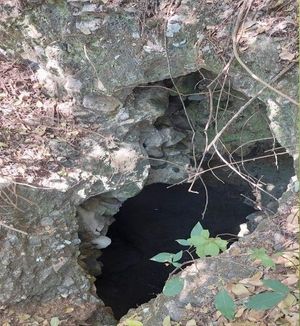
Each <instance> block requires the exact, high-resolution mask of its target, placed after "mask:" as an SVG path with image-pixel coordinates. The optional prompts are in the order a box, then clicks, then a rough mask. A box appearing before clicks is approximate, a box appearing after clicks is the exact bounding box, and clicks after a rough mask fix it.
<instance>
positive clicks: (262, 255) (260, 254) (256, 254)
mask: <svg viewBox="0 0 300 326" xmlns="http://www.w3.org/2000/svg"><path fill="white" fill-rule="evenodd" d="M250 253H251V257H252V258H253V259H259V260H260V261H261V263H262V265H263V266H265V267H272V268H274V267H275V263H274V261H273V260H272V259H271V257H270V256H268V254H267V253H266V249H265V248H255V249H253V250H251V252H250Z"/></svg>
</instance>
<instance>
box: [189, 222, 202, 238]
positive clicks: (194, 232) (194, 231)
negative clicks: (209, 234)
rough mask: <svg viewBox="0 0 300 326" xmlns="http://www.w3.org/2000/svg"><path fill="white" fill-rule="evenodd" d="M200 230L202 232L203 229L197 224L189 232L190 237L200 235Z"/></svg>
mask: <svg viewBox="0 0 300 326" xmlns="http://www.w3.org/2000/svg"><path fill="white" fill-rule="evenodd" d="M202 230H203V227H202V225H201V224H200V223H199V222H198V223H197V224H196V225H195V226H194V227H193V229H192V231H191V237H192V236H195V235H196V236H197V235H200V233H201V232H202Z"/></svg>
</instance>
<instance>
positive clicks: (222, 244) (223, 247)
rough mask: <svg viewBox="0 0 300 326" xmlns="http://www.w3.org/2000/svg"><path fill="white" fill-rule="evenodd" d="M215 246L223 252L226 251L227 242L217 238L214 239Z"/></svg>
mask: <svg viewBox="0 0 300 326" xmlns="http://www.w3.org/2000/svg"><path fill="white" fill-rule="evenodd" d="M215 244H216V245H217V246H218V247H219V248H220V249H221V250H222V251H225V250H226V249H227V244H228V242H227V241H226V240H223V239H221V238H219V237H217V238H215Z"/></svg>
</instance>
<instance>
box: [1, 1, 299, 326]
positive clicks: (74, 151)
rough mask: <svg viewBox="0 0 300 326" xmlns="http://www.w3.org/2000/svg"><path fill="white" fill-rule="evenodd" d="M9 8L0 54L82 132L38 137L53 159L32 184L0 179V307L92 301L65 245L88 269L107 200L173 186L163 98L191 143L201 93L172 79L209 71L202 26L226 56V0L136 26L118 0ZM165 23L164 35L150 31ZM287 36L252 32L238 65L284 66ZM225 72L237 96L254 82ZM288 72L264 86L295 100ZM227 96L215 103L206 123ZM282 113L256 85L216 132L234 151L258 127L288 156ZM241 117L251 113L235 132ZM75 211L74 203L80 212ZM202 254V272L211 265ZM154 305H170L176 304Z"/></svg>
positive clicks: (184, 158) (176, 138)
mask: <svg viewBox="0 0 300 326" xmlns="http://www.w3.org/2000/svg"><path fill="white" fill-rule="evenodd" d="M18 3H19V2H18ZM103 3H105V2H103ZM120 3H121V2H120ZM161 3H162V4H165V1H162V2H161ZM16 4H17V2H15V1H5V2H4V3H3V4H0V9H1V10H0V12H1V16H0V19H1V24H0V43H1V49H0V53H1V54H3V55H4V56H5V57H18V58H23V59H28V60H30V61H31V62H34V63H37V64H38V66H39V69H38V71H37V72H36V76H37V78H38V79H39V81H40V83H41V85H42V86H43V88H44V89H45V91H46V92H47V93H48V94H49V95H51V96H56V97H58V98H60V99H64V102H65V105H61V106H60V107H58V108H57V111H58V112H60V113H61V115H62V116H72V117H73V118H74V119H75V120H74V121H76V123H77V124H78V125H79V126H80V128H81V129H80V132H83V134H82V136H81V138H80V140H79V141H78V144H76V146H73V145H70V144H68V143H66V142H64V141H61V140H58V139H53V140H51V141H50V142H49V144H47V146H48V149H49V151H50V152H51V155H52V156H53V157H54V158H55V160H56V161H57V162H59V164H60V165H59V166H60V167H61V169H60V170H59V171H56V170H53V169H52V168H51V165H50V163H49V165H48V166H46V170H47V172H49V175H47V176H44V175H41V176H37V177H36V179H35V180H33V181H32V184H34V186H30V185H29V186H26V185H24V184H26V183H27V181H28V180H26V176H24V180H22V181H23V182H20V183H15V182H7V181H5V180H1V181H0V194H1V196H0V216H1V222H2V223H3V224H5V225H6V226H9V227H10V228H7V227H0V242H1V245H0V261H1V264H2V266H3V268H0V304H1V305H11V304H17V303H28V302H44V301H47V300H50V299H55V298H58V297H59V298H70V297H74V298H75V299H76V300H77V302H94V301H93V300H94V298H93V296H92V295H91V293H92V290H91V288H92V285H91V283H92V281H91V280H90V279H89V276H88V275H87V272H86V271H85V270H83V269H82V268H81V267H80V266H79V263H78V256H79V247H80V248H81V253H82V254H86V256H85V257H84V259H85V264H86V265H85V266H84V268H86V269H88V270H89V271H90V273H93V274H96V273H99V272H100V269H101V266H97V265H96V264H95V261H96V258H97V257H98V255H99V254H101V253H100V252H99V251H98V250H95V247H93V243H92V241H95V239H96V245H97V239H99V237H105V234H106V232H107V228H108V226H109V224H110V223H111V221H112V220H111V218H112V216H113V215H114V214H115V212H117V210H118V208H119V205H120V204H121V203H122V202H124V201H125V200H126V199H127V198H129V197H132V196H134V195H135V194H137V193H138V192H139V191H140V190H141V189H142V188H143V186H144V184H146V183H152V182H157V181H164V182H174V181H176V180H179V179H180V178H186V177H187V175H188V173H187V170H188V168H189V165H190V161H191V142H190V139H191V126H190V124H189V123H188V122H187V120H186V119H185V116H184V114H183V113H182V110H181V112H178V111H176V108H175V110H174V108H172V107H171V106H170V102H171V100H170V97H171V96H175V95H176V96H178V94H177V91H179V93H180V94H181V96H182V98H183V100H184V101H186V103H187V105H186V109H187V112H188V113H189V115H190V117H191V122H192V125H193V126H194V127H195V128H196V129H197V130H196V135H195V145H196V146H195V147H196V152H197V154H201V152H202V151H203V148H204V146H205V138H204V135H203V128H204V126H205V124H206V122H207V119H208V117H209V109H208V107H207V102H206V97H205V95H199V94H198V93H199V91H200V90H201V83H200V84H198V82H199V80H197V79H195V75H194V74H193V75H192V78H186V77H182V76H185V75H187V74H189V73H193V72H197V71H198V70H199V66H201V67H203V68H205V69H206V70H207V71H211V72H213V73H214V74H212V75H213V76H215V74H218V73H219V71H221V70H222V68H223V63H222V62H221V60H220V56H219V53H217V52H216V51H215V47H214V45H213V44H212V43H211V42H210V41H209V38H208V34H207V26H215V27H218V26H219V25H220V26H221V25H222V26H221V27H222V28H221V27H220V26H219V27H220V28H219V29H218V28H217V30H218V33H220V35H221V36H220V40H219V43H218V47H219V48H220V49H221V50H222V51H221V52H222V56H224V57H227V56H229V55H231V52H230V51H231V50H230V51H229V50H228V44H227V39H228V38H227V36H228V35H229V30H230V28H231V26H232V25H230V24H228V25H226V24H225V25H224V24H223V22H224V17H223V14H224V12H226V10H227V9H229V8H228V6H229V4H228V3H225V4H223V3H221V2H220V3H218V4H215V5H211V4H209V3H205V4H203V3H202V2H201V3H200V2H199V3H198V2H195V1H182V2H181V5H179V4H178V8H175V6H174V8H169V9H168V10H169V11H168V14H169V16H168V18H167V19H166V20H165V19H164V18H163V17H164V13H165V14H167V12H163V10H167V9H166V8H165V9H164V7H163V5H162V8H161V10H162V14H161V15H158V16H157V17H154V18H155V19H157V20H155V19H152V20H151V19H149V20H148V21H147V24H145V26H143V30H141V25H140V23H141V20H140V19H137V18H136V17H137V15H136V12H135V10H138V9H136V8H135V6H133V5H132V1H125V3H122V4H121V5H120V6H119V7H112V6H110V5H109V4H107V5H105V4H98V3H94V1H65V2H63V1H62V2H59V4H56V2H55V1H54V2H45V1H26V2H25V3H24V7H22V6H17V5H16ZM171 9H172V10H171ZM141 17H144V16H143V15H141ZM151 24H153V25H151ZM165 25H166V33H165V34H164V33H163V32H161V30H160V29H159V28H156V27H157V26H165ZM222 33H223V34H222ZM222 35H226V37H224V36H222ZM288 42H289V40H288V39H284V40H283V39H282V38H281V37H277V36H274V37H272V38H270V37H269V36H268V35H266V34H265V33H262V34H260V35H259V36H258V37H257V38H255V40H254V41H253V43H251V44H249V45H248V48H247V51H246V52H245V53H243V55H242V57H243V59H244V60H245V61H246V62H247V65H248V66H249V67H250V68H251V70H253V71H254V72H255V73H256V74H257V75H259V76H260V77H261V78H262V79H264V80H269V76H270V71H272V72H276V73H278V72H280V71H281V70H282V69H283V68H284V66H285V62H282V61H281V60H280V49H281V48H283V47H284V46H286V45H287V43H288ZM228 51H229V52H228ZM170 74H171V76H170ZM229 75H230V77H231V81H232V85H231V86H232V87H233V88H234V89H236V90H238V91H239V92H238V95H240V94H243V96H244V97H246V96H248V97H250V96H253V95H255V94H256V93H257V91H258V90H260V88H261V85H260V84H259V83H257V81H255V80H254V79H252V78H251V76H250V75H249V74H248V73H247V72H245V71H244V69H243V68H242V67H241V66H239V65H238V64H233V65H232V68H231V70H230V71H229ZM180 76H181V77H180ZM170 77H172V78H173V79H174V80H175V81H176V84H177V90H176V93H175V94H174V89H175V88H174V87H173V86H170V87H167V89H166V87H164V84H163V83H162V81H163V80H165V79H169V78H170ZM177 77H179V78H177ZM297 77H298V72H297V68H295V67H292V68H291V70H290V71H289V73H288V74H287V75H286V76H285V78H284V80H282V81H280V82H276V83H274V84H275V85H274V87H276V88H278V89H280V90H281V91H282V92H284V93H286V94H288V95H289V96H291V97H293V98H297V96H296V95H297V91H298V86H297V85H298V83H297ZM176 78H177V79H176ZM194 79H195V80H194ZM154 82H157V83H156V84H155V85H154V84H153V83H154ZM201 82H203V81H201ZM149 83H150V84H149ZM194 93H196V94H194ZM222 100H224V99H222ZM225 100H226V99H225ZM244 100H245V99H244ZM225 102H226V101H225ZM199 103H200V104H199ZM241 103H242V102H238V101H237V102H235V103H234V105H233V106H232V107H230V110H227V109H224V108H223V109H224V110H223V111H222V112H218V114H219V118H220V119H219V120H218V119H217V120H216V121H218V123H219V125H218V128H219V130H220V129H221V128H222V127H223V126H224V125H225V124H226V122H227V121H228V120H229V119H230V117H231V116H232V114H234V112H236V111H237V110H238V109H239V107H240V104H241ZM261 105H262V106H261ZM231 109H232V110H231ZM296 111H297V108H296V107H295V106H294V105H293V104H292V103H290V102H289V101H287V99H284V98H282V97H280V96H279V95H278V94H276V93H273V92H272V91H271V90H266V91H264V92H263V93H262V94H260V96H259V100H258V104H257V106H252V107H249V110H248V111H247V112H246V111H245V112H244V115H243V116H241V117H240V118H241V119H240V120H238V121H237V122H236V123H233V124H232V125H231V126H230V128H228V130H227V132H226V133H224V135H223V136H224V138H223V141H224V143H225V144H226V146H228V147H227V149H228V150H229V151H234V150H236V148H237V147H238V146H240V144H241V142H240V137H241V136H243V137H244V138H242V143H246V144H247V142H248V141H249V139H253V137H254V138H257V139H259V138H265V137H269V136H270V130H269V128H266V126H268V125H269V126H270V129H271V131H272V137H273V135H274V136H275V137H276V138H277V139H278V141H279V142H280V144H281V145H282V146H286V148H287V151H288V152H289V153H291V154H292V155H294V158H296V155H297V151H296V144H297V137H296V136H297V135H296V128H295V125H296ZM265 112H266V114H265ZM214 114H216V112H214ZM265 116H267V118H268V119H265ZM160 119H161V120H160ZM248 119H253V120H251V121H252V122H253V121H254V123H252V124H251V125H250V127H247V128H245V125H247V123H246V122H247V121H248ZM247 126H248V125H247ZM241 130H243V132H241ZM215 132H216V128H215V125H214V126H213V128H210V129H209V130H208V137H209V139H212V138H213V137H214V135H215ZM252 148H253V147H252V143H251V144H249V145H246V146H244V149H245V152H244V154H245V153H247V152H250V151H251V149H252ZM220 150H222V149H220ZM223 150H224V149H223ZM148 156H151V157H152V158H156V159H158V160H156V161H155V160H148ZM167 161H170V162H171V164H169V163H168V162H167ZM93 198H96V200H95V202H96V204H95V203H94V204H92V202H93V200H92V199H93ZM89 205H91V206H90V207H91V208H89V207H88V206H89ZM93 205H94V206H93ZM92 206H93V207H92ZM82 209H83V210H86V212H85V211H81V212H85V213H87V214H86V215H85V216H83V217H82V216H80V214H81V215H82V213H80V210H82ZM76 210H77V213H78V214H77V215H76ZM83 215H84V213H83ZM12 227H13V228H15V229H18V230H20V231H21V232H19V231H15V230H13V229H12ZM24 232H25V233H24ZM78 233H79V234H80V237H81V240H80V239H79V238H78ZM101 239H102V240H103V239H104V238H100V240H101ZM106 240H107V239H106ZM106 240H105V241H106ZM81 241H82V242H81ZM80 242H81V244H80ZM100 242H101V241H100ZM90 244H91V245H92V246H91V247H88V245H90ZM98 244H99V243H98ZM86 248H88V249H87V251H85V250H86ZM242 263H243V262H242ZM214 264H216V266H212V267H210V268H212V269H213V268H216V269H217V268H218V266H217V263H214ZM93 266H94V268H95V270H94V271H92V268H93ZM158 300H162V299H161V298H160V299H158ZM168 305H169V306H168V307H169V308H168V309H169V311H171V313H172V315H175V310H174V307H175V306H176V305H175V306H174V304H173V303H172V302H168ZM172 307H173V308H172ZM176 307H177V306H176ZM166 309H167V308H166ZM176 309H177V308H176ZM178 311H179V312H177V313H180V310H178ZM177 313H176V314H177ZM175 317H176V316H175ZM176 318H179V317H178V316H177V317H176ZM152 325H154V324H152Z"/></svg>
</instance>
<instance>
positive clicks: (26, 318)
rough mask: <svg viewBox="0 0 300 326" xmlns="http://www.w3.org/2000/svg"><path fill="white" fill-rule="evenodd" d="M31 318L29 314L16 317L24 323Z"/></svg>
mask: <svg viewBox="0 0 300 326" xmlns="http://www.w3.org/2000/svg"><path fill="white" fill-rule="evenodd" d="M30 317H31V316H30V315H29V314H21V315H18V319H19V320H20V321H26V320H28V319H29V318H30Z"/></svg>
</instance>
